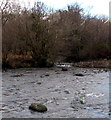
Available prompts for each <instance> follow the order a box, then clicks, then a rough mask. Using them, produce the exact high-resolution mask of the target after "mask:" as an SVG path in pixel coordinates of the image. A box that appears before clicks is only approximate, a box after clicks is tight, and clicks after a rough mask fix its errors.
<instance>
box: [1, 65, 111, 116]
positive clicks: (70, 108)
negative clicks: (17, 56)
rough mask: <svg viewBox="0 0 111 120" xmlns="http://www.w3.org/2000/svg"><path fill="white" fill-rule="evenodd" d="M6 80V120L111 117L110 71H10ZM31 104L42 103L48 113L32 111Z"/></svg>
mask: <svg viewBox="0 0 111 120" xmlns="http://www.w3.org/2000/svg"><path fill="white" fill-rule="evenodd" d="M78 73H81V74H82V75H83V76H76V74H78ZM2 77H3V78H2V79H3V80H2V109H1V110H2V117H3V118H12V117H15V118H105V117H109V116H108V114H109V71H108V70H107V69H97V68H75V67H68V71H62V69H61V67H54V68H20V69H13V70H7V71H6V72H3V73H2ZM81 101H82V102H81ZM31 103H42V104H44V105H46V106H47V108H48V111H47V112H44V113H38V112H34V111H31V110H29V105H30V104H31ZM1 110H0V111H1Z"/></svg>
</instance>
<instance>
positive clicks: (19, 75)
mask: <svg viewBox="0 0 111 120" xmlns="http://www.w3.org/2000/svg"><path fill="white" fill-rule="evenodd" d="M21 76H23V74H18V75H12V76H11V77H21Z"/></svg>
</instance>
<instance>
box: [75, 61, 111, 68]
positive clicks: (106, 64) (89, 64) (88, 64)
mask: <svg viewBox="0 0 111 120" xmlns="http://www.w3.org/2000/svg"><path fill="white" fill-rule="evenodd" d="M73 66H75V67H81V68H110V60H106V59H105V60H95V61H84V62H77V63H74V64H73Z"/></svg>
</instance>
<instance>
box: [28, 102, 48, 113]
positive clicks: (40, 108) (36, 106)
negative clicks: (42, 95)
mask: <svg viewBox="0 0 111 120" xmlns="http://www.w3.org/2000/svg"><path fill="white" fill-rule="evenodd" d="M29 109H31V110H34V111H37V112H45V111H47V107H46V106H45V105H42V104H38V103H32V104H31V105H30V106H29Z"/></svg>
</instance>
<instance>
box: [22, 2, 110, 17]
mask: <svg viewBox="0 0 111 120" xmlns="http://www.w3.org/2000/svg"><path fill="white" fill-rule="evenodd" d="M20 1H23V2H25V3H28V2H31V4H33V3H34V1H38V0H20ZM39 1H42V2H44V3H45V4H46V5H47V6H50V7H52V8H54V9H62V8H65V7H66V6H67V5H68V4H71V3H75V2H78V3H79V4H80V5H81V7H83V8H85V9H89V8H91V9H90V12H91V13H92V14H100V15H103V14H104V15H107V16H109V2H110V1H111V0H39Z"/></svg>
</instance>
